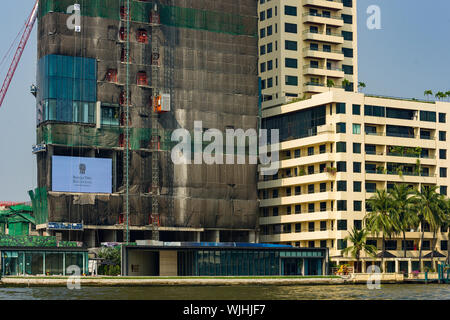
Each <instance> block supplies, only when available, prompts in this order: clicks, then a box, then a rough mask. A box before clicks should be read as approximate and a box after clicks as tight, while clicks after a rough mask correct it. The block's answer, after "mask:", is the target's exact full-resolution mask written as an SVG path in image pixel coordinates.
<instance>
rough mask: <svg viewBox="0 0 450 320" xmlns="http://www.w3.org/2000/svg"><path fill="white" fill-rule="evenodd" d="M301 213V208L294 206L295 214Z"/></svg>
mask: <svg viewBox="0 0 450 320" xmlns="http://www.w3.org/2000/svg"><path fill="white" fill-rule="evenodd" d="M301 212H302V209H301V206H300V205H299V204H297V205H295V214H299V213H301Z"/></svg>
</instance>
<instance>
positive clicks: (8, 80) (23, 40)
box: [0, 0, 39, 107]
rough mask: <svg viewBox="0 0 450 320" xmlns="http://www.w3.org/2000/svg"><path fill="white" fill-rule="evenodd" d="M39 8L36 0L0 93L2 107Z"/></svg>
mask: <svg viewBox="0 0 450 320" xmlns="http://www.w3.org/2000/svg"><path fill="white" fill-rule="evenodd" d="M38 6H39V0H36V3H35V4H34V7H33V11H31V14H30V17H29V18H28V20H27V22H26V26H25V31H24V32H23V34H22V38H21V39H20V43H19V46H18V47H17V50H16V53H15V54H14V58H13V60H12V62H11V65H10V67H9V70H8V74H7V75H6V78H5V80H4V81H3V86H2V89H1V91H0V107H1V106H2V104H3V100H4V99H5V96H6V92H7V91H8V88H9V85H10V84H11V80H12V78H13V77H14V73H15V72H16V69H17V65H18V64H19V61H20V58H21V57H22V54H23V51H24V50H25V46H26V45H27V42H28V39H29V38H30V34H31V31H32V30H33V26H34V23H35V22H36V18H37V10H38Z"/></svg>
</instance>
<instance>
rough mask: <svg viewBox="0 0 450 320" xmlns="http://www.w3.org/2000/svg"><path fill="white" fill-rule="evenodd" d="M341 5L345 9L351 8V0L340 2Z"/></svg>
mask: <svg viewBox="0 0 450 320" xmlns="http://www.w3.org/2000/svg"><path fill="white" fill-rule="evenodd" d="M342 3H343V4H344V7H347V8H352V7H353V0H342Z"/></svg>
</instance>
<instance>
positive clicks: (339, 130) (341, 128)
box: [336, 122, 346, 133]
mask: <svg viewBox="0 0 450 320" xmlns="http://www.w3.org/2000/svg"><path fill="white" fill-rule="evenodd" d="M336 133H346V130H345V122H339V123H336Z"/></svg>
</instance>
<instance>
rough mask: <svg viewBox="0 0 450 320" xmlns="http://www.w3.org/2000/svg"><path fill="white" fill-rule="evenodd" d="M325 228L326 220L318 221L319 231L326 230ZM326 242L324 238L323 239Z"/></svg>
mask: <svg viewBox="0 0 450 320" xmlns="http://www.w3.org/2000/svg"><path fill="white" fill-rule="evenodd" d="M326 230H327V222H326V221H320V231H326ZM324 241H325V243H326V240H324Z"/></svg>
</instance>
